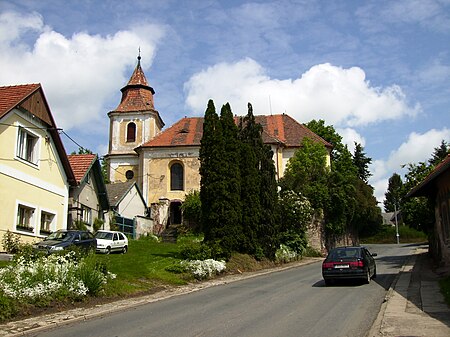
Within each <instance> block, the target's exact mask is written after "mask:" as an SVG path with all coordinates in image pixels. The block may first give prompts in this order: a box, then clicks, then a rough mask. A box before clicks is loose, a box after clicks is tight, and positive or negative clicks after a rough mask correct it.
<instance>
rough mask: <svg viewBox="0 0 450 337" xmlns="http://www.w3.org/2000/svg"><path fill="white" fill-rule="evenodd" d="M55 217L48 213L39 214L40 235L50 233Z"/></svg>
mask: <svg viewBox="0 0 450 337" xmlns="http://www.w3.org/2000/svg"><path fill="white" fill-rule="evenodd" d="M54 219H55V215H54V214H52V213H48V212H41V227H40V234H41V235H47V234H50V233H51V228H52V224H53V220H54Z"/></svg>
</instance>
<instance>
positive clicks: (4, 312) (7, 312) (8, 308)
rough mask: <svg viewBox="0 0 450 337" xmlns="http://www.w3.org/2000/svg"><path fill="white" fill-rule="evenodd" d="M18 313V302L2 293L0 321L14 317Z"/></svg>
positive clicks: (0, 292)
mask: <svg viewBox="0 0 450 337" xmlns="http://www.w3.org/2000/svg"><path fill="white" fill-rule="evenodd" d="M18 312H19V308H18V306H17V302H16V301H15V300H14V299H11V298H9V297H7V296H5V294H4V293H3V292H2V291H0V321H4V320H6V319H9V318H11V317H14V316H15V315H16V314H17V313H18Z"/></svg>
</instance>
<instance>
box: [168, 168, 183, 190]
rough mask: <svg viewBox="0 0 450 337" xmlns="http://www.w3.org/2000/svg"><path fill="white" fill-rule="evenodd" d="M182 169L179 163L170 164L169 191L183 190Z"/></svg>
mask: <svg viewBox="0 0 450 337" xmlns="http://www.w3.org/2000/svg"><path fill="white" fill-rule="evenodd" d="M183 171H184V169H183V165H181V164H180V163H175V164H172V166H171V167H170V189H171V190H172V191H183V190H184V172H183Z"/></svg>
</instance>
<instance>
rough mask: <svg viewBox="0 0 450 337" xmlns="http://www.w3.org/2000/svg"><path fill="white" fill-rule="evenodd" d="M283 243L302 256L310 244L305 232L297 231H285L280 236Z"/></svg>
mask: <svg viewBox="0 0 450 337" xmlns="http://www.w3.org/2000/svg"><path fill="white" fill-rule="evenodd" d="M280 242H281V244H284V245H286V246H288V247H289V248H290V249H291V250H292V251H294V252H295V253H296V254H297V255H299V256H302V255H303V253H304V252H305V250H306V247H307V246H308V240H307V238H306V235H305V233H304V232H303V233H299V232H295V231H287V232H283V233H282V234H281V237H280Z"/></svg>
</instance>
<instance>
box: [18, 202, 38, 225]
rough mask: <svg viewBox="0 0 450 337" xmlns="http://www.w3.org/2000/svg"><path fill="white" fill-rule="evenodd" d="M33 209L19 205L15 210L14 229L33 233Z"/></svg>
mask: <svg viewBox="0 0 450 337" xmlns="http://www.w3.org/2000/svg"><path fill="white" fill-rule="evenodd" d="M33 218H34V208H32V207H28V206H24V205H19V207H18V208H17V223H16V229H18V230H21V231H26V232H33V231H34V228H33Z"/></svg>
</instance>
